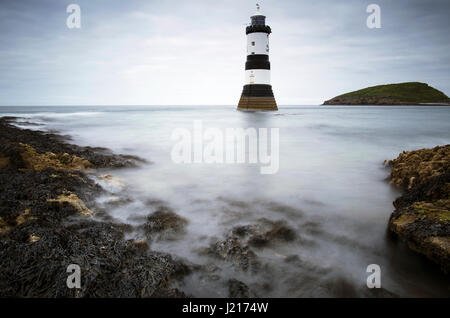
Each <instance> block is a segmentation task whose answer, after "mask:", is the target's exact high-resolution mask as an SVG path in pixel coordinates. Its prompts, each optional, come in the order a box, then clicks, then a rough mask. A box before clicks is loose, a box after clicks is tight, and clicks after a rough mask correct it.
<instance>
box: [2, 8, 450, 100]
mask: <svg viewBox="0 0 450 318" xmlns="http://www.w3.org/2000/svg"><path fill="white" fill-rule="evenodd" d="M256 2H258V3H259V4H260V5H261V12H262V13H263V14H264V15H266V16H267V19H266V23H267V24H268V25H270V27H271V28H272V34H271V35H270V50H271V51H270V61H271V78H272V87H273V91H274V94H275V98H276V100H277V102H278V104H279V105H318V104H321V103H322V102H323V101H325V100H327V99H330V98H332V97H334V96H336V95H339V94H342V93H345V92H348V91H353V90H357V89H361V88H364V87H368V86H374V85H380V84H387V83H399V82H411V81H419V82H426V83H428V84H429V85H431V86H433V87H435V88H437V89H439V90H441V91H443V92H444V93H446V94H447V95H450V54H449V52H450V34H449V31H450V1H448V0H371V1H362V0H347V1H336V0H314V1H313V0H293V1H288V0H262V1H250V0H214V1H212V0H164V1H161V0H160V1H152V0H145V1H144V0H142V1H138V0H127V1H125V0H122V1H118V0H69V1H65V0H11V1H7V0H0V105H3V106H13V105H236V104H237V102H238V100H239V97H240V94H241V92H242V86H243V84H244V64H245V59H246V35H245V26H246V24H248V23H249V22H250V16H251V15H253V14H254V13H255V3H256ZM72 3H75V4H78V5H79V6H80V8H81V28H79V29H78V28H72V29H70V28H68V27H67V25H66V20H67V18H68V16H69V15H70V13H67V12H66V9H67V6H68V5H70V4H72ZM371 3H375V4H378V5H379V6H380V8H381V28H379V29H370V28H368V27H367V25H366V19H367V17H368V16H369V15H370V13H367V12H366V8H367V6H368V5H369V4H371Z"/></svg>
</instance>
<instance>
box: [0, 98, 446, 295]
mask: <svg viewBox="0 0 450 318" xmlns="http://www.w3.org/2000/svg"><path fill="white" fill-rule="evenodd" d="M0 112H1V113H3V114H5V113H8V114H9V115H17V116H23V117H26V118H27V119H25V120H24V121H25V122H34V123H39V124H42V125H43V126H27V127H29V128H30V129H43V127H44V128H45V129H56V130H59V131H61V132H62V133H63V134H69V135H70V136H72V137H73V140H74V142H76V143H78V144H82V145H91V146H103V147H108V148H111V149H112V150H114V151H116V152H119V153H127V154H133V155H137V156H140V157H143V158H145V159H147V160H149V162H151V164H146V165H144V166H142V167H140V168H136V169H125V170H113V171H105V172H104V173H110V174H112V175H114V176H117V177H119V178H120V179H121V183H117V184H115V185H111V184H110V185H105V186H107V187H109V188H108V190H109V191H111V195H108V196H105V197H102V198H99V199H98V202H97V204H98V205H99V206H100V207H104V208H105V209H107V210H108V211H109V213H110V214H111V215H112V216H113V217H115V218H117V219H119V220H122V221H125V222H128V223H130V224H133V225H136V226H137V227H139V225H140V224H142V222H144V220H145V217H146V216H148V215H149V214H151V213H152V212H154V211H156V210H157V209H158V208H160V207H161V206H164V207H166V208H168V209H171V210H173V211H175V212H176V213H177V214H178V215H180V216H182V217H184V218H186V219H187V220H188V224H187V227H186V229H185V231H184V232H183V233H180V234H179V235H178V236H176V237H172V238H171V239H160V240H156V241H154V242H152V244H151V248H152V249H154V250H160V251H164V252H168V253H171V254H174V255H177V256H178V257H181V258H183V259H185V260H187V261H189V262H192V263H193V264H200V265H205V266H204V267H202V270H199V271H194V272H193V273H192V274H191V275H189V276H187V277H186V278H185V279H184V281H182V282H178V284H179V286H180V288H181V289H182V290H184V291H185V292H186V293H188V294H191V295H195V296H219V297H221V296H223V297H225V296H227V295H228V289H227V288H228V287H227V281H228V279H230V278H235V279H238V280H241V281H242V282H245V283H246V284H247V285H248V286H249V287H250V288H251V289H252V290H253V291H255V292H256V293H257V295H258V296H267V297H279V296H287V297H319V296H331V297H341V296H349V297H352V296H355V297H358V296H363V297H364V296H392V295H399V296H407V297H409V296H419V297H420V296H448V290H449V289H448V288H449V283H448V279H447V278H445V277H444V276H443V275H441V274H440V273H439V271H438V270H437V267H436V266H434V265H433V264H431V263H430V262H428V261H427V260H425V259H424V258H422V257H420V256H418V255H416V254H415V253H413V252H411V251H409V249H407V248H406V247H405V245H404V244H402V243H401V242H398V241H396V240H395V239H393V238H391V237H390V236H389V235H388V233H387V231H386V228H387V222H388V219H389V215H390V213H391V212H392V210H393V207H392V201H393V200H394V199H395V198H396V197H397V196H399V192H398V191H397V190H396V189H393V188H392V187H391V186H390V185H389V184H388V182H387V181H386V180H385V179H386V177H387V175H388V174H389V170H387V169H386V168H384V167H383V161H384V160H385V159H392V158H395V157H396V156H397V155H398V153H400V152H401V151H403V150H411V149H416V148H421V147H432V146H435V145H438V144H447V143H449V142H450V129H449V123H450V109H449V108H445V107H433V108H427V107H336V106H330V107H317V106H314V107H312V106H311V107H286V108H284V109H283V108H281V110H280V111H279V112H277V113H247V112H237V111H234V107H156V106H155V107H134V108H130V107H80V108H63V107H47V108H45V107H44V108H4V107H3V108H0ZM194 120H202V121H203V126H204V127H205V128H208V127H213V128H221V129H225V128H238V127H242V128H248V127H254V128H259V127H263V128H272V127H275V128H279V129H280V169H279V172H278V173H277V174H275V175H261V174H260V173H259V171H260V170H259V167H258V166H257V165H237V164H232V165H226V164H190V165H176V164H174V163H172V161H171V159H170V151H171V147H172V145H173V141H171V133H172V131H173V129H175V128H187V129H192V125H193V122H194ZM24 125H26V123H24ZM102 173H103V172H102ZM273 224H276V225H277V226H278V225H280V224H281V229H278V230H273V231H272V232H271V233H277V235H280V236H279V237H278V236H273V239H271V241H270V242H268V243H267V242H266V243H267V244H265V243H264V244H263V245H262V246H258V245H252V246H251V250H252V251H253V252H254V253H255V254H256V259H257V261H258V263H259V267H258V268H257V269H256V270H247V271H245V270H242V268H240V267H239V266H235V264H233V262H228V261H227V260H222V259H220V258H218V257H213V256H212V255H211V253H208V252H205V251H206V250H208V248H209V249H210V248H211V246H213V245H214V244H216V243H217V242H219V243H220V242H222V241H224V240H225V239H226V238H227V237H229V235H230V233H231V232H232V231H233V229H234V230H236V229H237V228H238V227H239V226H242V227H243V228H249V229H251V230H253V229H257V230H261V229H264V230H267V228H268V229H269V230H268V231H270V229H272V228H271V226H272V227H273ZM246 226H248V227H246ZM291 230H292V231H293V232H294V233H295V235H293V236H289V235H288V237H286V235H285V234H286V233H288V234H289V233H291V232H290V231H291ZM280 233H281V234H280ZM129 235H130V236H131V237H133V238H136V239H145V237H144V236H145V235H144V234H143V233H142V232H140V231H136V232H133V233H130V234H129ZM246 235H247V234H243V238H242V241H243V242H245V244H250V243H248V242H249V240H250V239H252V238H249V237H247V236H246ZM283 235H284V236H283ZM369 264H379V265H380V266H381V270H382V287H383V291H382V292H378V294H377V292H374V291H371V290H368V289H367V287H366V285H365V283H366V278H367V276H368V275H369V274H367V273H366V267H367V265H369Z"/></svg>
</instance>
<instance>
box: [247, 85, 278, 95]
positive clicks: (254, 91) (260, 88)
mask: <svg viewBox="0 0 450 318" xmlns="http://www.w3.org/2000/svg"><path fill="white" fill-rule="evenodd" d="M242 96H243V97H273V91H272V85H267V84H250V85H244V89H243V90H242Z"/></svg>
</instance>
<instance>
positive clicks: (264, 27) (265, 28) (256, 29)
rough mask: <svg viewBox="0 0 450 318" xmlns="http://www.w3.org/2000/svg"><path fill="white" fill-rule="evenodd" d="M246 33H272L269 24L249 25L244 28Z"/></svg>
mask: <svg viewBox="0 0 450 318" xmlns="http://www.w3.org/2000/svg"><path fill="white" fill-rule="evenodd" d="M245 32H246V34H249V33H255V32H264V33H267V34H270V33H272V30H271V29H270V26H268V25H258V24H256V25H250V26H248V27H247V28H246V29H245Z"/></svg>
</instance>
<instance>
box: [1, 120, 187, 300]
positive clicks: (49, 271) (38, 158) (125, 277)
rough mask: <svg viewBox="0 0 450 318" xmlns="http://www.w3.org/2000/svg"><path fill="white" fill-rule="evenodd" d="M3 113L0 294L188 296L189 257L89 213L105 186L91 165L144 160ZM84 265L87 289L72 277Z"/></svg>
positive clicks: (126, 163)
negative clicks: (73, 268) (179, 282)
mask: <svg viewBox="0 0 450 318" xmlns="http://www.w3.org/2000/svg"><path fill="white" fill-rule="evenodd" d="M11 121H12V119H11V118H0V297H183V296H184V294H183V293H182V292H180V291H179V290H177V289H175V288H172V287H171V278H173V277H176V276H180V275H181V276H182V275H183V273H184V272H185V271H181V270H180V269H182V268H183V264H182V263H181V262H180V261H178V260H175V259H173V258H172V257H171V256H170V255H167V254H164V253H158V252H153V251H151V250H149V247H148V244H146V242H136V241H134V240H127V239H125V237H124V233H125V231H126V230H127V229H128V227H129V225H127V224H122V223H118V222H110V221H108V222H106V221H96V220H94V219H93V218H86V216H90V215H92V214H93V213H94V210H95V207H94V206H93V204H92V201H93V199H94V198H95V197H97V196H98V195H99V194H100V193H102V192H104V191H105V190H104V189H103V188H102V187H101V186H100V185H99V184H98V183H96V182H94V181H93V180H92V178H90V177H89V176H88V175H87V172H88V169H89V168H91V167H92V168H101V167H125V166H132V165H134V164H135V163H136V162H138V161H139V160H135V159H133V158H131V157H128V156H122V155H116V154H112V153H110V152H109V151H107V150H105V149H100V148H98V149H97V148H84V147H78V146H75V145H70V144H67V143H66V142H65V141H64V139H63V138H61V137H60V136H58V135H54V134H46V133H44V132H39V131H31V130H26V129H20V128H17V127H14V126H13V125H11ZM70 264H77V265H79V266H80V268H81V289H70V288H68V287H67V285H66V280H67V276H68V274H67V272H66V270H67V266H68V265H70Z"/></svg>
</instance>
